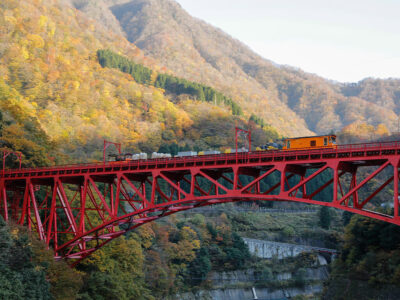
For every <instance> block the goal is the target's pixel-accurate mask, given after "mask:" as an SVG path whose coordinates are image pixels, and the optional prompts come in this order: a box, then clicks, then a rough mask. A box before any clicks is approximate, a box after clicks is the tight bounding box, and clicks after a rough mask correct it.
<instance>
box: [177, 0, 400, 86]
mask: <svg viewBox="0 0 400 300" xmlns="http://www.w3.org/2000/svg"><path fill="white" fill-rule="evenodd" d="M176 1H177V2H178V3H180V4H181V6H182V7H183V8H184V9H185V10H186V11H188V12H189V13H190V14H191V15H192V16H194V17H197V18H200V19H202V20H204V21H206V22H208V23H210V24H212V25H214V26H216V27H219V28H220V29H222V30H223V31H225V32H227V33H228V34H230V35H231V36H233V37H234V38H237V39H239V40H240V41H242V42H243V43H245V44H246V45H247V46H249V47H250V48H251V49H253V50H254V51H255V52H257V53H258V54H260V55H261V56H263V57H264V58H267V59H269V60H272V61H273V62H276V63H278V64H284V65H290V66H294V67H299V68H301V69H302V70H304V71H306V72H310V73H315V74H318V75H320V76H323V77H325V78H327V79H332V80H336V81H340V82H357V81H359V80H361V79H363V78H366V77H375V78H388V77H394V78H400V0H363V1H361V0H334V1H328V0H176Z"/></svg>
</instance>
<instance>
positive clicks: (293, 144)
mask: <svg viewBox="0 0 400 300" xmlns="http://www.w3.org/2000/svg"><path fill="white" fill-rule="evenodd" d="M336 147H337V144H336V135H334V134H330V135H319V136H307V137H296V138H286V139H284V140H283V141H280V142H272V143H267V144H265V145H262V146H259V147H257V148H256V151H287V150H310V149H336ZM236 152H238V153H243V152H249V150H248V149H246V148H245V147H242V148H239V149H237V151H236V149H226V150H225V151H224V153H225V154H229V153H236ZM217 154H221V152H220V151H218V150H207V151H199V152H196V151H181V152H178V153H177V154H176V155H175V156H173V155H172V154H170V153H157V152H153V153H152V154H151V156H150V157H149V156H148V155H147V153H138V154H132V153H123V154H110V155H109V157H112V158H114V161H115V162H121V161H130V160H140V159H148V158H151V159H157V158H172V157H187V156H202V155H217Z"/></svg>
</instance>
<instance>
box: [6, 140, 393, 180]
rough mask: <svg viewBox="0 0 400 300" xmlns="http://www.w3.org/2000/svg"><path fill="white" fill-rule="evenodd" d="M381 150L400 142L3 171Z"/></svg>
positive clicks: (18, 170)
mask: <svg viewBox="0 0 400 300" xmlns="http://www.w3.org/2000/svg"><path fill="white" fill-rule="evenodd" d="M382 149H391V150H393V149H400V142H381V143H364V144H346V145H337V146H336V147H335V148H320V149H311V148H310V149H291V150H284V151H282V150H272V151H253V152H241V153H238V154H237V155H236V153H226V154H211V155H202V156H184V157H174V158H172V157H171V158H156V159H147V160H134V161H133V160H132V161H121V162H105V163H104V162H93V163H77V164H67V165H58V166H50V167H41V168H22V169H9V170H4V173H5V174H9V173H24V172H29V171H33V170H35V171H37V170H38V169H40V170H41V171H43V172H47V171H48V172H51V171H52V170H59V169H68V170H74V169H81V168H89V169H90V168H112V167H122V166H138V165H140V166H146V165H153V164H154V163H158V164H162V163H165V164H168V163H172V162H173V163H189V162H199V161H202V162H207V161H209V162H212V161H215V160H217V159H218V160H224V159H225V160H235V161H236V160H249V159H254V158H260V157H263V158H265V157H272V158H274V157H276V156H279V157H287V156H293V155H314V154H315V155H318V154H322V153H338V152H345V151H354V150H359V151H374V150H375V151H376V150H382Z"/></svg>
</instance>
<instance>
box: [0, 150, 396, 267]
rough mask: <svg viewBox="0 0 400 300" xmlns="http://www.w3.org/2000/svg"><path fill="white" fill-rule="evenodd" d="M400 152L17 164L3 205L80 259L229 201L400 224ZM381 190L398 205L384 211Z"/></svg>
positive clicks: (1, 185)
mask: <svg viewBox="0 0 400 300" xmlns="http://www.w3.org/2000/svg"><path fill="white" fill-rule="evenodd" d="M399 160H400V142H389V143H374V144H358V145H342V146H338V147H337V149H319V150H299V151H268V152H250V153H237V154H235V153H233V154H221V155H209V156H196V157H178V158H167V159H149V160H142V161H126V162H112V163H111V162H108V163H97V164H80V165H69V166H57V167H47V168H37V169H20V170H7V171H3V174H2V176H1V179H0V203H1V204H0V211H1V214H2V215H3V217H4V218H5V219H6V220H10V219H11V220H14V221H15V222H17V223H19V224H22V225H26V226H28V227H29V228H30V229H31V230H34V231H35V232H37V234H38V236H39V239H41V240H43V241H44V242H45V243H47V245H48V246H49V247H53V249H54V251H55V256H56V258H59V259H61V258H65V259H70V261H71V263H72V264H77V263H78V262H79V261H80V260H82V259H84V258H85V257H87V256H89V255H90V254H91V253H93V252H94V251H96V250H97V249H99V248H100V247H102V246H103V245H105V244H107V243H109V242H110V241H111V240H113V239H114V238H116V237H118V236H120V235H123V234H124V233H126V232H127V231H129V230H132V229H134V228H136V227H138V226H141V225H142V224H145V223H148V222H151V221H153V220H156V219H158V218H161V217H164V216H168V215H170V214H173V213H175V212H179V211H184V210H188V209H192V208H195V207H201V206H207V205H211V204H216V203H224V202H235V201H254V200H265V201H292V202H301V203H308V204H318V205H325V206H329V207H334V208H338V209H342V210H346V211H349V212H352V213H357V214H360V215H364V216H367V217H371V218H375V219H379V220H383V221H385V222H389V223H393V224H397V225H400V218H399V213H398V212H399V200H398V193H399V170H398V167H399ZM380 192H381V195H382V193H384V195H386V196H387V195H390V196H387V197H386V198H389V199H387V200H388V202H389V206H390V207H391V208H392V209H391V210H390V209H389V210H388V211H392V212H391V213H388V214H382V213H380V212H377V211H376V207H377V206H379V205H377V204H376V203H374V201H376V197H375V196H377V195H378V193H380ZM381 198H382V197H381ZM381 200H382V199H381ZM379 204H380V203H379ZM374 209H375V211H374Z"/></svg>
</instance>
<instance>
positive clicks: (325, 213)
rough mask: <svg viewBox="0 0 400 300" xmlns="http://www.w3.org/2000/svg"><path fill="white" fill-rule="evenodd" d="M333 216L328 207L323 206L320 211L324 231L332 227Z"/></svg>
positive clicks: (320, 223) (320, 222)
mask: <svg viewBox="0 0 400 300" xmlns="http://www.w3.org/2000/svg"><path fill="white" fill-rule="evenodd" d="M331 221H332V216H331V212H330V209H329V207H328V206H322V207H321V209H320V211H319V225H320V226H321V227H322V228H324V229H329V227H330V226H331Z"/></svg>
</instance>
